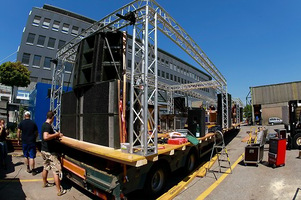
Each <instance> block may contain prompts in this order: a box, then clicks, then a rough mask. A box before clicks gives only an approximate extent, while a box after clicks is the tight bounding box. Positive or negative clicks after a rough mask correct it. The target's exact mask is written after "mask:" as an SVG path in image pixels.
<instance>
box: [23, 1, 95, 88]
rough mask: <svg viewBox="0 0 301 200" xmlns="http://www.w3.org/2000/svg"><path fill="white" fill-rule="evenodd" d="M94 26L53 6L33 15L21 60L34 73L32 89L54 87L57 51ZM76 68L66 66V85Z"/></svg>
mask: <svg viewBox="0 0 301 200" xmlns="http://www.w3.org/2000/svg"><path fill="white" fill-rule="evenodd" d="M94 22H95V21H94V20H92V19H89V18H86V17H83V16H80V15H77V14H75V13H72V12H69V11H66V10H63V9H60V8H56V7H53V6H50V5H44V6H43V7H42V8H37V7H34V8H33V9H32V10H31V11H30V13H29V16H28V20H27V24H26V26H25V28H24V30H23V34H22V39H21V44H20V47H19V50H18V55H17V60H18V61H21V62H22V64H24V65H25V66H27V67H28V69H29V71H31V74H30V79H31V82H32V84H31V85H32V86H33V85H35V83H37V82H42V83H49V84H51V79H52V67H53V65H54V64H53V63H52V61H51V60H52V59H55V57H56V52H57V50H58V49H60V48H61V47H62V46H64V45H65V43H66V42H68V41H70V40H72V39H73V38H74V37H75V36H77V35H78V34H79V33H80V32H82V31H83V30H84V29H86V28H88V27H89V26H90V25H91V24H92V23H94ZM72 68H73V67H72V64H67V65H66V80H67V81H66V82H68V80H70V77H69V76H70V74H71V71H72ZM66 84H67V83H66ZM31 88H32V87H31Z"/></svg>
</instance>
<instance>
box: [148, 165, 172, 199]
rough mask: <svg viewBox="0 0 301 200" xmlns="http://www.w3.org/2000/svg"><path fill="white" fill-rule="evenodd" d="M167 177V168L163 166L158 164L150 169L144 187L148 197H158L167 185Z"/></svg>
mask: <svg viewBox="0 0 301 200" xmlns="http://www.w3.org/2000/svg"><path fill="white" fill-rule="evenodd" d="M167 175H168V173H167V168H166V167H164V165H160V164H158V165H155V166H153V167H152V168H151V170H150V171H149V173H148V175H147V178H146V182H145V186H144V188H145V190H146V192H147V194H148V195H149V196H158V195H159V194H161V193H162V192H163V190H164V188H165V186H166V183H167Z"/></svg>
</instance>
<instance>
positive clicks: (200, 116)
mask: <svg viewBox="0 0 301 200" xmlns="http://www.w3.org/2000/svg"><path fill="white" fill-rule="evenodd" d="M205 126H206V125H205V110H204V109H203V108H195V109H192V110H188V130H189V131H190V132H191V133H192V134H193V135H194V136H196V137H203V136H205ZM198 127H199V131H200V135H197V134H196V133H197V128H198Z"/></svg>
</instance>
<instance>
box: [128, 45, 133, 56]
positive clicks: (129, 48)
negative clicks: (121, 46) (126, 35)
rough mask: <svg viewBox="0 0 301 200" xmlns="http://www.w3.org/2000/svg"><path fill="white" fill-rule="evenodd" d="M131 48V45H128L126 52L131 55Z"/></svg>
mask: <svg viewBox="0 0 301 200" xmlns="http://www.w3.org/2000/svg"><path fill="white" fill-rule="evenodd" d="M132 48H133V47H132V45H129V46H128V52H129V54H131V53H132Z"/></svg>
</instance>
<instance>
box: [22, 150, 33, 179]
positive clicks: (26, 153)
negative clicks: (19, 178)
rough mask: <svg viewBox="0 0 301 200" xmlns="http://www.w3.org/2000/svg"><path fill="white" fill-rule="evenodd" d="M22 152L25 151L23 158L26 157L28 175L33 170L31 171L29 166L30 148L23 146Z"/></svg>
mask: <svg viewBox="0 0 301 200" xmlns="http://www.w3.org/2000/svg"><path fill="white" fill-rule="evenodd" d="M22 150H23V156H24V164H25V166H26V171H27V172H28V173H31V170H30V166H29V159H28V157H29V153H28V150H29V146H28V145H27V144H22Z"/></svg>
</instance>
